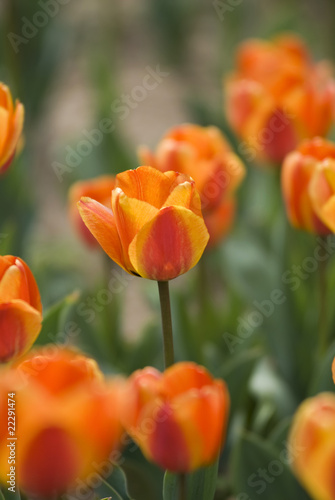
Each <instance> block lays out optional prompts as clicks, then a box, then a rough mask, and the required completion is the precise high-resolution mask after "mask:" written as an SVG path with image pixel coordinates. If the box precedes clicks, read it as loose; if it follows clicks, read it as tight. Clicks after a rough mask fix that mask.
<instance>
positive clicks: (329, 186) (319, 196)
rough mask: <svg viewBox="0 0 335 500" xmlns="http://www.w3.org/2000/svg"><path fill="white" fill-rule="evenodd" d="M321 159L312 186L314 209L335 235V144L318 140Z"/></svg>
mask: <svg viewBox="0 0 335 500" xmlns="http://www.w3.org/2000/svg"><path fill="white" fill-rule="evenodd" d="M315 154H316V157H317V158H318V159H319V161H318V162H317V166H316V169H315V172H314V174H313V177H312V180H311V184H310V197H311V200H312V204H313V208H314V210H315V212H316V213H317V215H318V217H319V218H320V219H321V220H322V222H323V223H324V224H325V225H326V226H327V227H328V228H329V230H330V231H331V232H333V233H335V143H333V142H330V141H325V140H321V139H319V140H318V148H317V151H316V153H315Z"/></svg>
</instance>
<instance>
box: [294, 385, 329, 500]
mask: <svg viewBox="0 0 335 500" xmlns="http://www.w3.org/2000/svg"><path fill="white" fill-rule="evenodd" d="M289 449H290V450H291V463H292V468H293V470H294V472H295V474H296V476H297V477H298V478H299V480H300V481H301V483H302V484H303V486H304V487H305V488H306V490H307V491H308V493H309V494H310V495H311V497H312V498H313V499H314V500H334V499H335V481H334V477H335V395H334V394H332V393H323V394H318V395H317V396H315V397H313V398H310V399H307V400H306V401H304V402H303V403H302V405H301V406H300V407H299V409H298V411H297V413H296V415H295V417H294V421H293V426H292V429H291V433H290V438H289Z"/></svg>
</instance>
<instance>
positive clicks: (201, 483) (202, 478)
mask: <svg viewBox="0 0 335 500" xmlns="http://www.w3.org/2000/svg"><path fill="white" fill-rule="evenodd" d="M218 467H219V460H217V461H216V462H215V463H214V464H213V465H210V466H209V467H203V468H202V469H199V470H197V471H196V472H193V474H190V475H189V476H188V478H187V500H194V499H195V498H196V499H197V500H213V498H214V494H215V490H216V482H217V476H218Z"/></svg>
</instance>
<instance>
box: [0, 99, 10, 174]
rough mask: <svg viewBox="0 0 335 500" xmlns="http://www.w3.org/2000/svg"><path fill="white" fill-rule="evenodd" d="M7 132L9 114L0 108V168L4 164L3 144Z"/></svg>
mask: <svg viewBox="0 0 335 500" xmlns="http://www.w3.org/2000/svg"><path fill="white" fill-rule="evenodd" d="M8 131H9V113H8V111H7V110H6V109H4V108H1V107H0V168H1V167H2V165H4V164H5V163H6V158H5V154H6V151H5V149H4V148H5V144H6V140H7V137H8Z"/></svg>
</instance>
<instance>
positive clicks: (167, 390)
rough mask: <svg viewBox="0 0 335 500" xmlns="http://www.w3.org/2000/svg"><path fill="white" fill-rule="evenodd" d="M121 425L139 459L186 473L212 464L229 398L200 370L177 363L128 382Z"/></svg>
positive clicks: (219, 384) (143, 372)
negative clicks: (125, 408) (141, 455)
mask: <svg viewBox="0 0 335 500" xmlns="http://www.w3.org/2000/svg"><path fill="white" fill-rule="evenodd" d="M128 384H129V387H128V396H127V398H126V399H127V401H128V411H127V412H126V414H125V415H126V421H125V422H124V425H125V427H126V429H127V431H128V433H129V434H130V435H131V437H132V438H133V439H134V440H135V442H136V443H137V444H138V445H139V446H140V447H141V450H142V452H143V453H144V455H145V456H146V457H147V458H148V459H149V460H151V461H153V462H155V463H156V464H157V465H159V466H160V467H162V468H163V469H167V470H169V471H172V472H181V473H188V472H191V471H194V470H195V469H197V468H199V467H202V466H206V465H209V464H211V463H213V462H214V461H215V460H216V458H217V457H218V455H219V453H220V450H221V447H222V443H223V440H224V437H225V432H226V425H227V420H228V412H229V395H228V391H227V388H226V385H225V383H224V382H223V381H222V380H214V379H213V378H212V377H211V375H210V374H209V373H208V372H207V370H206V369H205V368H202V367H200V366H197V365H196V364H194V363H190V362H184V363H177V364H175V365H173V366H172V367H170V368H168V369H167V370H166V371H165V372H164V373H163V374H162V373H160V372H158V371H157V370H156V369H154V368H150V367H148V368H145V369H143V370H139V371H137V372H135V373H134V374H133V375H132V376H131V377H130V379H129V382H128Z"/></svg>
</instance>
